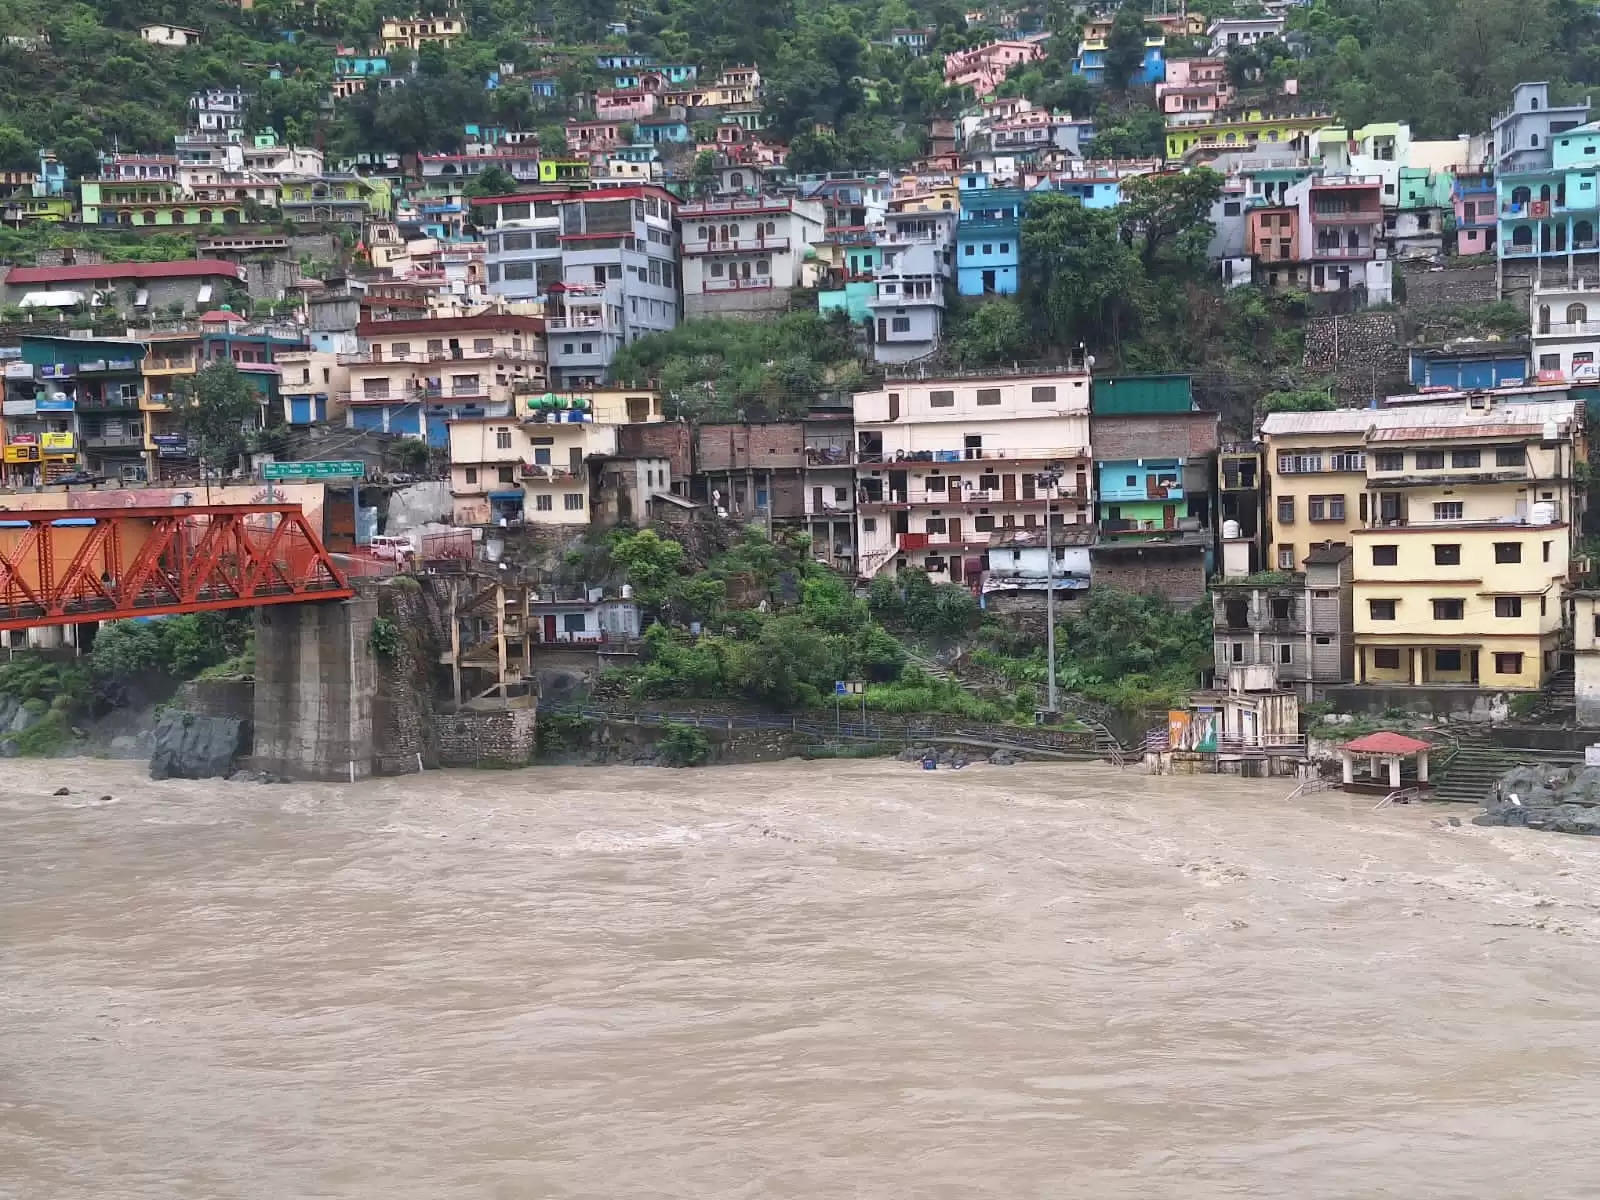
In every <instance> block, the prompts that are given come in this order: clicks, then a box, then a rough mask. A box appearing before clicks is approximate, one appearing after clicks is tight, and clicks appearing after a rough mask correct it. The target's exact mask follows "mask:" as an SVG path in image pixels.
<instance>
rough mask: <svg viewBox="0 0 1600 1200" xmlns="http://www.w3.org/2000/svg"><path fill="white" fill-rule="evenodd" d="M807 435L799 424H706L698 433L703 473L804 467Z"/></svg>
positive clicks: (697, 464) (698, 457)
mask: <svg viewBox="0 0 1600 1200" xmlns="http://www.w3.org/2000/svg"><path fill="white" fill-rule="evenodd" d="M804 446H805V436H804V434H803V433H802V432H801V426H800V423H799V422H798V421H780V422H773V423H771V424H763V425H749V424H743V423H739V424H735V423H728V424H722V425H702V426H700V427H699V428H698V429H696V430H695V469H696V470H699V471H740V470H744V469H745V468H747V467H748V468H752V469H754V470H758V471H760V470H773V471H777V470H782V469H784V468H799V467H801V466H803V465H804V461H805V456H804V453H803V450H804Z"/></svg>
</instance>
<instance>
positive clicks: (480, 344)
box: [472, 338, 494, 354]
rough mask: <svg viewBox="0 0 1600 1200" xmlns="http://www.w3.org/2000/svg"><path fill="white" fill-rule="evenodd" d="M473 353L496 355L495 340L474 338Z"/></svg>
mask: <svg viewBox="0 0 1600 1200" xmlns="http://www.w3.org/2000/svg"><path fill="white" fill-rule="evenodd" d="M472 352H473V353H474V354H493V353H494V339H493V338H473V339H472Z"/></svg>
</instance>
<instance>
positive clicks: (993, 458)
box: [855, 446, 1089, 466]
mask: <svg viewBox="0 0 1600 1200" xmlns="http://www.w3.org/2000/svg"><path fill="white" fill-rule="evenodd" d="M1088 457H1089V447H1087V446H1010V447H996V446H983V447H978V446H965V447H963V448H961V449H960V450H913V451H911V452H910V453H907V452H906V451H903V450H899V451H893V452H891V453H890V454H888V455H887V456H885V455H884V453H883V452H882V451H880V450H857V451H856V456H855V461H857V462H863V463H887V464H889V465H890V466H899V465H902V464H910V465H912V466H921V465H924V464H928V463H964V462H979V461H982V462H1006V461H1011V462H1055V461H1062V462H1067V461H1071V460H1073V459H1078V458H1088Z"/></svg>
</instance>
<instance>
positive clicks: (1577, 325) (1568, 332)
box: [1534, 321, 1600, 337]
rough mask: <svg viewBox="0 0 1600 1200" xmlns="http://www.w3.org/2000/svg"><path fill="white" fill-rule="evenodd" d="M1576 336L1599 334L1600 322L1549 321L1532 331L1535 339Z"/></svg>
mask: <svg viewBox="0 0 1600 1200" xmlns="http://www.w3.org/2000/svg"><path fill="white" fill-rule="evenodd" d="M1576 334H1600V321H1551V322H1550V324H1548V325H1541V326H1540V327H1539V328H1538V329H1537V330H1535V331H1534V336H1535V337H1570V336H1573V335H1576Z"/></svg>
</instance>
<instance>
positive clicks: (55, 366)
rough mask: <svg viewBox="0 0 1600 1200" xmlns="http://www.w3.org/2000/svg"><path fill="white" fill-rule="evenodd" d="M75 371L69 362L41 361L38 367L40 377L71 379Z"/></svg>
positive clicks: (76, 371)
mask: <svg viewBox="0 0 1600 1200" xmlns="http://www.w3.org/2000/svg"><path fill="white" fill-rule="evenodd" d="M77 373H78V369H77V368H76V367H74V366H73V365H72V364H70V363H42V364H40V367H39V378H40V379H71V378H72V377H73V376H74V375H76V374H77Z"/></svg>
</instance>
